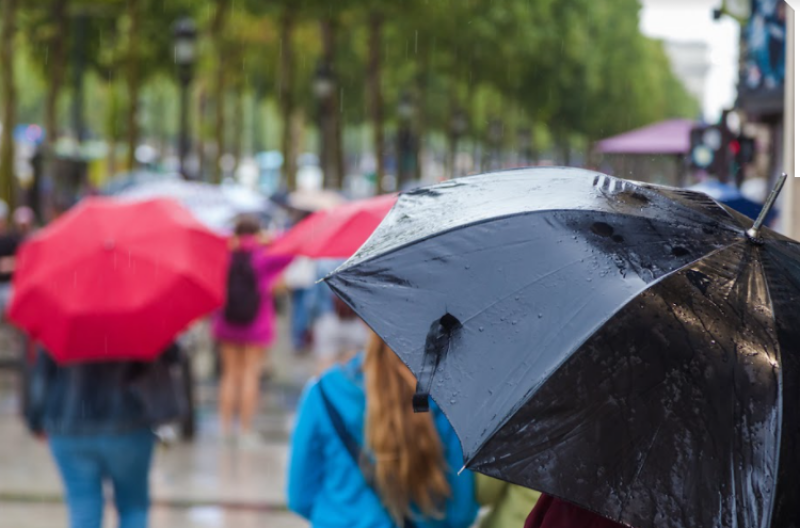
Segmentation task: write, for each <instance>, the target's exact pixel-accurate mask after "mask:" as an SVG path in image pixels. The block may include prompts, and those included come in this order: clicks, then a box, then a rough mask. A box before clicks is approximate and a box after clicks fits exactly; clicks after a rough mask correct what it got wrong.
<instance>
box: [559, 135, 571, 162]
mask: <svg viewBox="0 0 800 528" xmlns="http://www.w3.org/2000/svg"><path fill="white" fill-rule="evenodd" d="M571 157H572V149H571V148H570V145H569V140H568V139H567V138H562V139H561V164H562V165H563V166H565V167H567V166H569V160H570V158H571Z"/></svg>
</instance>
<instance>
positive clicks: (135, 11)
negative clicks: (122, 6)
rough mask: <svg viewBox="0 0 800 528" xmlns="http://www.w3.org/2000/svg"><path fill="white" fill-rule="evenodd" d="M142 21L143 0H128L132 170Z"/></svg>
mask: <svg viewBox="0 0 800 528" xmlns="http://www.w3.org/2000/svg"><path fill="white" fill-rule="evenodd" d="M140 22H141V0H128V23H129V24H130V25H129V27H128V54H127V58H128V61H127V62H128V63H127V65H126V66H127V71H126V77H127V78H126V81H127V84H128V118H127V133H128V137H127V143H128V158H127V166H128V169H129V170H132V169H133V168H134V167H135V166H136V145H137V144H138V143H139V123H138V114H139V89H140V88H141V82H140V80H139V25H140Z"/></svg>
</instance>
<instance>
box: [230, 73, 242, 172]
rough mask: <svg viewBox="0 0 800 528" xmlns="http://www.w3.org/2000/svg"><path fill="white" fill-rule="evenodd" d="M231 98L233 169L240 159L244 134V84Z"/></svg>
mask: <svg viewBox="0 0 800 528" xmlns="http://www.w3.org/2000/svg"><path fill="white" fill-rule="evenodd" d="M233 97H234V100H233V142H232V143H233V144H232V145H231V150H232V152H231V153H232V154H233V157H234V159H235V163H234V171H235V170H236V167H238V166H239V161H240V160H241V159H242V137H243V135H244V86H239V87H238V88H237V89H236V92H235V93H234V96H233Z"/></svg>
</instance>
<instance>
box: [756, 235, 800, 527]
mask: <svg viewBox="0 0 800 528" xmlns="http://www.w3.org/2000/svg"><path fill="white" fill-rule="evenodd" d="M778 247H780V246H778ZM779 251H780V250H779ZM781 252H782V251H781ZM775 264H776V265H778V266H780V265H779V264H778V262H777V259H775ZM781 267H782V266H781ZM761 273H763V274H764V282H765V283H766V284H767V288H766V290H767V292H766V293H767V299H768V300H769V307H770V313H771V314H772V323H773V325H774V326H773V331H774V332H775V343H776V344H777V346H776V347H775V353H776V354H777V356H778V357H777V358H776V360H777V361H778V364H779V365H782V364H783V362H782V361H781V356H782V353H781V352H782V351H781V341H780V339H778V328H777V321H775V305H774V303H773V301H772V290H771V289H770V287H769V285H770V284H769V283H770V280H769V274H768V273H767V271H766V270H765V269H764V264H763V262H762V263H761ZM785 275H787V276H789V277H791V275H789V274H788V273H787V274H785ZM792 282H794V280H792ZM795 287H798V286H797V284H795ZM798 289H800V288H798ZM776 375H777V377H778V397H779V402H780V403H779V404H778V409H779V415H780V418H779V420H778V424H779V427H780V430H779V431H778V434H777V435H776V438H777V444H778V445H777V446H776V447H777V449H776V450H775V453H776V455H775V456H776V461H775V467H776V468H780V467H781V448H782V443H783V369H782V368H781V369H778V370H777V374H776ZM775 480H778V476H777V472H776V475H775ZM776 490H777V486H773V487H772V496H771V497H770V501H769V502H770V507H769V510H767V511H768V515H769V519H768V522H767V526H772V516H773V514H774V512H775V501H776V500H777V497H778V494H777V493H776Z"/></svg>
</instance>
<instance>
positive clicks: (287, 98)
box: [278, 8, 297, 192]
mask: <svg viewBox="0 0 800 528" xmlns="http://www.w3.org/2000/svg"><path fill="white" fill-rule="evenodd" d="M280 32H281V36H280V41H281V60H280V80H279V82H280V85H279V87H278V97H279V98H280V107H281V123H282V125H283V129H282V130H281V153H282V154H283V171H284V172H283V174H284V178H285V182H286V188H287V189H288V190H289V191H290V192H291V191H294V190H295V189H296V188H297V156H296V155H294V150H295V148H296V145H292V136H293V134H292V114H293V112H294V98H293V94H292V91H293V89H294V46H293V45H292V34H293V33H294V15H293V13H292V10H291V8H286V10H285V11H284V12H283V16H282V17H281V29H280Z"/></svg>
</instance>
